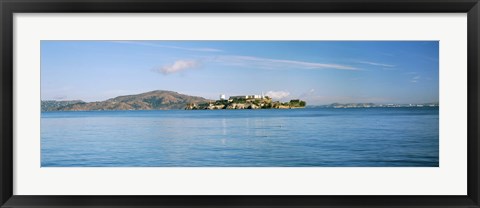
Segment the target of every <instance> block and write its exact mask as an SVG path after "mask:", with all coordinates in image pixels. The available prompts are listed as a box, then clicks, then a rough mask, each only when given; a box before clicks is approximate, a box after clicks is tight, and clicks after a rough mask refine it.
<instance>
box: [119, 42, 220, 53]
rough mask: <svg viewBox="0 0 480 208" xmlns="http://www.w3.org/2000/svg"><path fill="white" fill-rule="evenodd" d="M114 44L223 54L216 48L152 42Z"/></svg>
mask: <svg viewBox="0 0 480 208" xmlns="http://www.w3.org/2000/svg"><path fill="white" fill-rule="evenodd" d="M111 42H112V43H122V44H132V45H141V46H150V47H157V48H171V49H178V50H186V51H200V52H222V50H220V49H216V48H187V47H178V46H170V45H161V44H156V43H151V42H143V41H111Z"/></svg>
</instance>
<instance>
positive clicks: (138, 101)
mask: <svg viewBox="0 0 480 208" xmlns="http://www.w3.org/2000/svg"><path fill="white" fill-rule="evenodd" d="M209 101H210V100H208V99H205V98H202V97H197V96H189V95H184V94H180V93H177V92H173V91H164V90H156V91H151V92H146V93H142V94H137V95H125V96H119V97H115V98H111V99H108V100H105V101H100V102H83V101H42V111H94V110H173V109H184V108H185V106H187V104H191V103H204V102H209ZM55 102H56V103H55ZM68 102H69V103H68ZM44 106H45V108H44ZM47 106H48V107H47Z"/></svg>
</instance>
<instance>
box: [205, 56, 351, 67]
mask: <svg viewBox="0 0 480 208" xmlns="http://www.w3.org/2000/svg"><path fill="white" fill-rule="evenodd" d="M213 61H214V62H219V63H223V64H226V65H236V66H238V65H241V66H246V67H255V68H264V69H273V70H275V69H285V68H297V69H338V70H359V69H357V68H355V67H352V66H347V65H341V64H329V63H317V62H305V61H297V60H288V59H269V58H262V57H253V56H217V57H216V58H215V59H214V60H213Z"/></svg>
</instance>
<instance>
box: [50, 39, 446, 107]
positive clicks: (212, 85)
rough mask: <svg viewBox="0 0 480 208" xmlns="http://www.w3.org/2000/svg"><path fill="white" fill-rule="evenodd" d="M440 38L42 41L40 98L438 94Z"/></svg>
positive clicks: (401, 97)
mask: <svg viewBox="0 0 480 208" xmlns="http://www.w3.org/2000/svg"><path fill="white" fill-rule="evenodd" d="M438 50H439V43H438V41H42V42H41V96H42V100H76V99H80V100H84V101H101V100H106V99H109V98H112V97H116V96H120V95H127V94H137V93H142V92H147V91H152V90H171V91H176V92H179V93H183V94H187V95H195V96H202V97H205V98H209V99H218V97H219V95H220V94H226V96H227V97H228V96H232V95H244V94H261V93H262V92H263V93H264V94H267V95H269V96H271V97H273V98H274V99H276V100H289V99H302V100H305V101H307V104H310V105H319V104H330V103H333V102H339V103H349V102H374V103H425V102H438V96H439V90H438V89H439V83H438V82H439V69H438V68H439V66H438Z"/></svg>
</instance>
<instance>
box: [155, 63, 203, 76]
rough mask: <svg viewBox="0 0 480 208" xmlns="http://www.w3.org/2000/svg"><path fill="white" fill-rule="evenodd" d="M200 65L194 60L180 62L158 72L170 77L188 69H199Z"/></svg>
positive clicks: (161, 68) (163, 67)
mask: <svg viewBox="0 0 480 208" xmlns="http://www.w3.org/2000/svg"><path fill="white" fill-rule="evenodd" d="M198 65H199V63H198V62H197V61H194V60H178V61H175V62H174V63H173V64H171V65H166V66H162V67H160V68H159V69H158V70H157V71H159V72H161V73H162V74H165V75H168V74H173V73H177V72H181V71H185V70H187V69H192V68H195V67H197V66H198Z"/></svg>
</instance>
